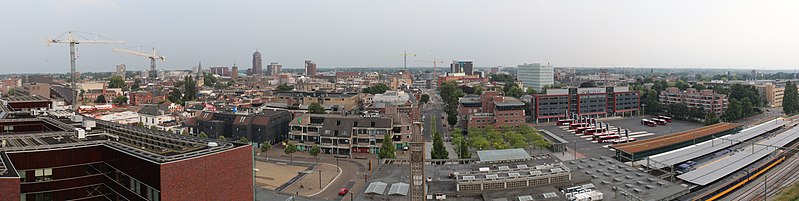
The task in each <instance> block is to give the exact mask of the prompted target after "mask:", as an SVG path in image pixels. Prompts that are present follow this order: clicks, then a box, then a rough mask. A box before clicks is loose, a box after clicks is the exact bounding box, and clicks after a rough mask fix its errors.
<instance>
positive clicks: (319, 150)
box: [308, 145, 322, 163]
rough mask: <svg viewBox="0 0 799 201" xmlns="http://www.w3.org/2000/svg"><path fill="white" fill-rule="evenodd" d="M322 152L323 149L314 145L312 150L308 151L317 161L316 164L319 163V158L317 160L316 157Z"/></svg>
mask: <svg viewBox="0 0 799 201" xmlns="http://www.w3.org/2000/svg"><path fill="white" fill-rule="evenodd" d="M320 152H322V149H321V148H319V145H313V146H312V147H311V150H310V151H308V153H309V154H311V156H313V157H314V159H316V163H319V158H316V156H318V155H319V153H320Z"/></svg>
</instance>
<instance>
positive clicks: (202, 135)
mask: <svg viewBox="0 0 799 201" xmlns="http://www.w3.org/2000/svg"><path fill="white" fill-rule="evenodd" d="M197 137H200V138H203V139H208V134H205V132H200V134H199V135H197Z"/></svg>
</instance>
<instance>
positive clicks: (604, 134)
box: [593, 131, 616, 140]
mask: <svg viewBox="0 0 799 201" xmlns="http://www.w3.org/2000/svg"><path fill="white" fill-rule="evenodd" d="M607 135H616V132H613V131H610V132H602V133H594V135H593V136H594V137H593V138H594V139H595V140H596V139H598V138H600V137H602V136H607Z"/></svg>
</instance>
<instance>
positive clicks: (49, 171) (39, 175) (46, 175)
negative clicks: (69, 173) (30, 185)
mask: <svg viewBox="0 0 799 201" xmlns="http://www.w3.org/2000/svg"><path fill="white" fill-rule="evenodd" d="M35 172H36V181H50V180H52V179H53V168H44V169H36V170H35ZM51 199H52V198H51ZM37 200H38V199H37Z"/></svg>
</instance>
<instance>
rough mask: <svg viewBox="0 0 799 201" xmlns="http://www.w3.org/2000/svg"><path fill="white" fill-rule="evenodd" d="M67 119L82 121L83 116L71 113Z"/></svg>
mask: <svg viewBox="0 0 799 201" xmlns="http://www.w3.org/2000/svg"><path fill="white" fill-rule="evenodd" d="M69 120H70V121H72V122H82V121H83V116H81V115H77V114H76V115H72V117H70V118H69Z"/></svg>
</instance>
